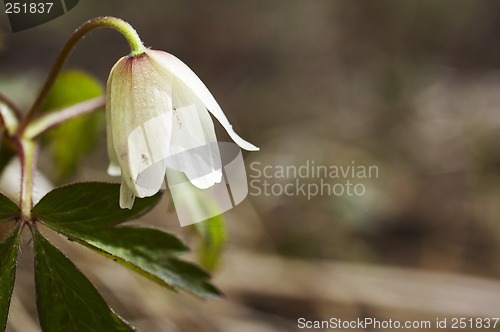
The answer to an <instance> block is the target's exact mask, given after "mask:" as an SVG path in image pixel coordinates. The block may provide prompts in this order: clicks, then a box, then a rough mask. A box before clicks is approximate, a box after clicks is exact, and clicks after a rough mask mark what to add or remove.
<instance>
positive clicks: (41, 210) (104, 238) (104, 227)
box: [32, 183, 220, 298]
mask: <svg viewBox="0 0 500 332" xmlns="http://www.w3.org/2000/svg"><path fill="white" fill-rule="evenodd" d="M119 191H120V185H118V184H107V183H79V184H73V185H69V186H65V187H60V188H57V189H54V190H53V191H51V192H50V193H48V194H47V195H46V196H45V197H44V198H42V200H41V201H40V202H39V203H38V204H37V205H36V206H35V207H34V208H33V211H32V212H33V216H34V217H35V218H37V219H39V220H40V221H41V222H42V223H43V224H44V225H46V226H47V227H50V228H52V229H53V230H55V231H57V232H59V233H61V234H63V235H65V236H67V237H68V238H69V239H70V240H73V241H77V242H78V243H80V244H83V245H85V246H87V247H89V248H91V249H93V250H95V251H97V252H98V253H99V254H101V255H104V256H106V257H108V258H111V259H113V260H114V261H116V262H118V263H120V264H122V265H123V266H125V267H127V268H129V269H131V270H133V271H135V272H137V273H139V274H141V275H143V276H145V277H147V278H149V279H151V280H153V281H154V282H156V283H158V284H160V285H162V286H166V287H169V288H174V289H183V290H186V291H188V292H190V293H192V294H194V295H197V296H200V297H202V298H212V297H217V296H220V292H219V291H218V290H217V289H216V288H215V287H214V286H212V285H210V284H209V283H208V282H207V280H208V279H209V278H210V276H209V275H208V274H207V273H206V272H205V271H203V270H201V269H200V268H198V267H196V266H195V265H193V264H191V263H187V262H183V261H181V260H179V259H177V258H175V257H172V256H174V255H178V254H181V253H184V252H185V251H186V247H185V246H184V245H183V244H182V243H181V242H180V241H179V240H178V239H177V238H176V237H174V236H172V235H170V234H168V233H164V232H161V231H159V230H155V229H147V228H131V227H113V226H116V225H118V224H120V223H122V222H125V221H127V220H131V219H135V218H138V217H140V216H141V215H143V214H144V213H146V212H148V211H149V210H150V209H151V208H152V207H153V206H155V205H156V203H158V201H159V199H160V194H157V195H155V196H153V197H149V198H143V199H136V201H135V203H134V207H133V208H132V209H131V210H128V209H120V207H119V206H118V199H119Z"/></svg>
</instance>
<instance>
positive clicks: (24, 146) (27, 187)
mask: <svg viewBox="0 0 500 332" xmlns="http://www.w3.org/2000/svg"><path fill="white" fill-rule="evenodd" d="M37 149H38V147H37V144H36V143H35V142H33V141H32V140H29V139H21V140H20V141H19V151H20V155H21V172H22V176H21V197H20V205H21V215H22V219H23V220H24V221H25V222H26V221H29V220H31V208H32V207H33V176H34V174H35V167H36V158H37Z"/></svg>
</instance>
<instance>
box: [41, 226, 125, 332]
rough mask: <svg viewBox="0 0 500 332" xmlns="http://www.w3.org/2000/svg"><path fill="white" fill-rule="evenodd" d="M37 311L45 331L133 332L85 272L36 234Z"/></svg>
mask: <svg viewBox="0 0 500 332" xmlns="http://www.w3.org/2000/svg"><path fill="white" fill-rule="evenodd" d="M34 246H35V285H36V294H37V310H38V317H39V320H40V325H41V327H42V330H43V331H44V332H87V331H88V332H95V331H106V332H115V331H116V332H122V331H133V328H132V327H130V326H129V325H127V323H125V322H124V321H123V320H122V319H121V318H120V317H118V316H117V315H116V314H115V313H114V312H113V311H112V310H111V309H110V308H109V307H108V305H107V304H106V302H105V301H104V299H103V298H102V297H101V295H100V294H99V292H98V291H97V290H96V289H95V287H94V286H93V285H92V283H91V282H90V281H89V280H88V279H87V278H86V277H85V275H83V273H82V272H80V271H79V270H78V268H77V267H76V266H75V265H74V264H73V263H72V262H71V261H70V260H69V259H68V258H67V257H66V256H64V254H63V253H61V252H60V251H59V250H58V249H57V248H55V247H54V246H53V245H52V244H50V243H49V242H48V241H47V240H46V239H45V238H44V237H43V236H42V235H41V234H40V233H39V232H38V231H35V232H34Z"/></svg>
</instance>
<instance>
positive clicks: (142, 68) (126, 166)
mask: <svg viewBox="0 0 500 332" xmlns="http://www.w3.org/2000/svg"><path fill="white" fill-rule="evenodd" d="M170 81H171V79H170V77H165V76H162V75H161V73H159V72H157V71H156V70H155V68H153V67H152V65H151V63H150V59H149V58H148V57H147V56H144V57H140V58H128V57H126V58H122V59H121V60H120V61H119V62H118V63H117V65H115V67H114V68H113V70H112V73H111V75H110V79H109V80H108V82H109V83H108V94H109V101H108V104H107V112H109V122H110V124H111V132H112V140H108V142H109V141H112V142H113V146H114V150H115V152H116V156H117V160H118V162H119V164H120V167H121V172H122V177H123V179H124V181H125V182H126V183H127V185H128V187H129V189H130V190H132V192H133V193H134V195H135V196H138V197H146V196H151V195H154V194H155V193H156V192H158V190H159V187H160V186H161V184H162V182H163V175H164V171H163V174H162V175H161V180H160V182H158V181H159V180H158V176H157V174H159V171H158V170H159V169H162V168H163V169H164V167H165V166H164V164H163V163H162V164H160V165H155V163H156V162H158V161H161V160H155V159H153V154H152V152H151V151H150V146H151V145H149V143H150V142H154V141H155V140H161V139H165V137H153V138H152V139H150V138H148V135H147V134H146V132H145V128H144V124H145V123H148V121H156V120H155V119H157V118H158V117H161V116H162V114H164V113H166V112H169V110H170V108H171V105H172V99H171V97H170V95H169V94H170V91H171V86H170ZM167 131H169V128H167V129H165V130H164V132H167ZM155 152H156V151H155ZM110 159H111V160H112V154H110ZM151 167H152V168H151ZM148 169H149V171H146V170H148ZM110 170H111V171H112V170H113V168H112V167H111V169H110ZM143 172H146V173H145V174H144V175H142V176H141V174H142V173H143ZM140 176H141V183H138V181H139V177H140Z"/></svg>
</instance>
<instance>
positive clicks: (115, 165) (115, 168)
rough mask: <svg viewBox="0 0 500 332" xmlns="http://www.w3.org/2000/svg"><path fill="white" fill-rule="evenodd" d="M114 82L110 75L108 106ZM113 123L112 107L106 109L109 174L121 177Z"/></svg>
mask: <svg viewBox="0 0 500 332" xmlns="http://www.w3.org/2000/svg"><path fill="white" fill-rule="evenodd" d="M120 61H121V60H120ZM120 61H119V62H120ZM119 62H118V63H119ZM115 67H116V65H115ZM113 70H114V68H113V69H112V70H111V72H113ZM112 81H113V75H110V76H109V79H108V83H107V88H106V91H107V92H108V93H107V94H106V105H110V104H111V96H110V93H109V92H110V91H111V85H112ZM111 123H112V122H111V110H110V107H106V138H107V140H106V141H107V149H108V158H109V166H108V174H109V175H111V176H119V175H121V169H120V164H119V162H118V157H117V156H116V151H115V143H114V141H113V132H112V130H113V129H112V126H111Z"/></svg>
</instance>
